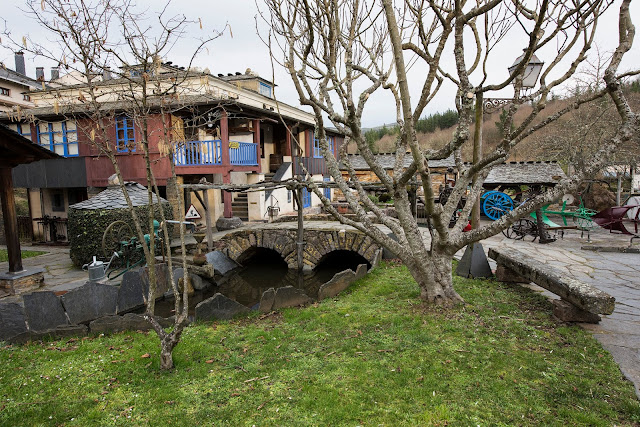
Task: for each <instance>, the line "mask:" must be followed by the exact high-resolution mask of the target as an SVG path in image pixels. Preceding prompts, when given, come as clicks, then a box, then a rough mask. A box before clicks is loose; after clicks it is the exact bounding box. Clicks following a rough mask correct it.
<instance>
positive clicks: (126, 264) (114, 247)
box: [102, 220, 162, 280]
mask: <svg viewBox="0 0 640 427" xmlns="http://www.w3.org/2000/svg"><path fill="white" fill-rule="evenodd" d="M159 231H160V223H159V222H158V221H155V220H154V221H153V233H154V235H155V238H154V240H155V247H156V249H158V248H162V238H161V237H160V233H159ZM150 243H151V236H150V235H149V234H145V235H144V244H145V245H146V246H147V247H149V245H150ZM102 252H103V255H104V256H105V257H107V258H109V257H110V256H111V254H113V253H116V254H117V255H118V258H117V262H116V263H114V264H115V265H113V268H112V270H111V271H109V273H108V274H107V277H108V278H109V280H111V279H115V278H117V277H120V276H122V275H123V274H124V273H126V272H127V271H129V270H132V269H134V268H136V267H140V266H142V265H144V264H145V262H146V260H145V257H144V249H143V246H142V243H141V242H140V240H138V238H137V237H135V236H133V230H132V229H131V226H130V225H129V224H128V223H127V222H125V221H114V222H112V223H111V224H109V226H108V227H107V229H106V230H105V232H104V235H103V236H102Z"/></svg>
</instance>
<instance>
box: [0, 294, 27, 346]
mask: <svg viewBox="0 0 640 427" xmlns="http://www.w3.org/2000/svg"><path fill="white" fill-rule="evenodd" d="M26 320H27V318H26V316H25V314H24V308H23V307H22V306H21V305H20V304H17V303H3V304H0V341H8V340H9V339H10V338H13V337H15V336H17V335H20V334H24V333H26V332H27V322H26Z"/></svg>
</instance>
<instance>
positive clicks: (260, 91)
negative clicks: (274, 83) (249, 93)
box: [258, 82, 273, 98]
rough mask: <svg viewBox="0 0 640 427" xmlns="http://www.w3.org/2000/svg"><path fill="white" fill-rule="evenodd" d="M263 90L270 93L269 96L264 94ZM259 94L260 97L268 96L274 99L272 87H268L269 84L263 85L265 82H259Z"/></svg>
mask: <svg viewBox="0 0 640 427" xmlns="http://www.w3.org/2000/svg"><path fill="white" fill-rule="evenodd" d="M263 89H264V90H267V91H268V92H269V93H268V94H267V93H264V92H263ZM258 93H259V94H260V95H264V96H266V97H268V98H272V97H273V88H272V87H271V85H268V84H266V83H263V82H258Z"/></svg>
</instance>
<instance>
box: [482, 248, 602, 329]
mask: <svg viewBox="0 0 640 427" xmlns="http://www.w3.org/2000/svg"><path fill="white" fill-rule="evenodd" d="M489 258H491V259H493V260H495V261H496V263H497V264H498V268H497V269H496V277H497V279H498V280H500V281H501V282H507V283H530V282H533V283H535V284H536V285H538V286H540V287H542V288H545V289H546V290H548V291H550V292H552V293H554V294H556V295H558V296H559V297H560V298H561V299H560V300H554V301H553V314H554V315H555V316H556V317H557V318H559V319H560V320H562V321H565V322H586V323H598V322H599V321H600V316H599V314H611V313H613V309H614V308H615V298H614V297H612V296H611V295H609V294H607V293H606V292H603V291H601V290H599V289H596V288H594V287H593V286H591V285H589V284H587V283H584V282H581V281H579V280H577V279H574V278H573V277H570V276H569V275H568V274H566V273H563V272H561V271H559V270H557V269H555V268H553V267H551V266H549V265H547V264H544V263H542V262H540V261H536V260H534V259H531V257H530V256H528V255H525V254H523V253H522V252H520V251H517V250H515V249H511V248H491V249H489Z"/></svg>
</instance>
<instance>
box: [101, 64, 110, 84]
mask: <svg viewBox="0 0 640 427" xmlns="http://www.w3.org/2000/svg"><path fill="white" fill-rule="evenodd" d="M111 78H112V77H111V68H109V67H104V69H103V70H102V81H105V80H111Z"/></svg>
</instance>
